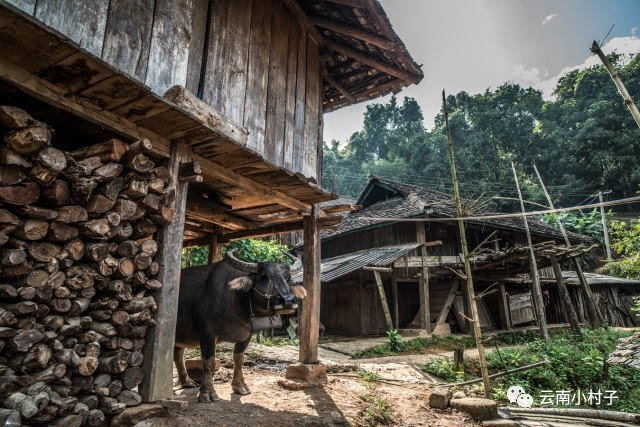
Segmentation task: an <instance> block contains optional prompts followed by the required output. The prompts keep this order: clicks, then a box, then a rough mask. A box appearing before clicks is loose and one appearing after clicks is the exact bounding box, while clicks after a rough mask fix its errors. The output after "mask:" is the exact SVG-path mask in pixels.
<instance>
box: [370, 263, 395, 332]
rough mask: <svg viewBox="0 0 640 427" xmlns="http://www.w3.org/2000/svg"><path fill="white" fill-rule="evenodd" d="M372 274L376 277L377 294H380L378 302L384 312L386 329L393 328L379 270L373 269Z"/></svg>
mask: <svg viewBox="0 0 640 427" xmlns="http://www.w3.org/2000/svg"><path fill="white" fill-rule="evenodd" d="M373 275H374V276H375V278H376V286H377V288H378V295H380V303H381V304H382V311H383V312H384V320H385V322H387V330H390V329H393V322H392V321H391V313H390V312H389V304H388V303H387V296H386V294H385V292H384V285H383V284H382V278H381V277H380V272H379V271H377V270H374V271H373Z"/></svg>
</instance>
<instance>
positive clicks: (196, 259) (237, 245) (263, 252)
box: [182, 239, 291, 268]
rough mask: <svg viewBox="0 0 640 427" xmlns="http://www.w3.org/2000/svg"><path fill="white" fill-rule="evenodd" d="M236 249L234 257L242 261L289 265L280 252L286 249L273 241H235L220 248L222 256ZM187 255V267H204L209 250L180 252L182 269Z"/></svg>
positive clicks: (285, 257)
mask: <svg viewBox="0 0 640 427" xmlns="http://www.w3.org/2000/svg"><path fill="white" fill-rule="evenodd" d="M231 248H234V249H236V252H235V255H236V256H237V257H238V258H239V259H241V260H244V261H249V262H260V261H273V262H283V263H286V264H291V259H289V257H287V256H286V255H285V254H284V253H283V252H282V251H286V250H287V247H286V246H284V245H279V244H277V243H276V242H275V241H274V240H260V239H244V240H236V241H235V242H232V243H230V244H229V245H227V246H223V247H222V254H223V255H224V254H225V253H226V252H227V250H229V249H231ZM187 254H188V258H189V263H188V264H189V265H188V266H189V267H193V266H196V265H205V264H207V262H208V261H209V248H208V247H206V246H202V247H198V248H190V249H183V250H182V268H186V267H187Z"/></svg>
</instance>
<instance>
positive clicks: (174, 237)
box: [140, 144, 191, 402]
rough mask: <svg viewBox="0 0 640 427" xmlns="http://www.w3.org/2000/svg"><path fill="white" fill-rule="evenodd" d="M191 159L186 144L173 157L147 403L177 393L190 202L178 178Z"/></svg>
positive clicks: (144, 390) (148, 354)
mask: <svg viewBox="0 0 640 427" xmlns="http://www.w3.org/2000/svg"><path fill="white" fill-rule="evenodd" d="M189 160H191V151H190V149H189V147H187V146H186V145H184V144H178V145H176V146H175V147H174V149H173V150H172V153H171V157H170V159H169V167H168V169H169V172H170V176H171V183H170V184H169V186H168V191H172V190H173V191H175V199H174V200H173V203H172V205H171V206H169V207H170V208H172V209H173V210H174V218H175V221H174V222H173V223H172V224H170V225H166V226H164V227H163V228H162V229H160V230H159V232H158V238H157V240H158V263H159V264H160V265H161V269H160V271H159V274H158V280H159V281H160V282H161V283H163V286H162V288H161V289H160V290H158V291H157V292H156V295H155V300H156V304H157V305H158V310H157V312H156V326H154V327H152V328H150V329H149V331H148V332H147V344H146V346H145V348H144V355H145V361H146V362H145V365H144V379H143V382H142V384H141V387H140V395H141V396H142V398H143V400H144V401H145V402H154V401H156V400H161V399H170V398H171V397H172V396H173V379H172V378H173V351H172V350H173V346H174V342H175V330H176V319H177V314H178V305H177V304H176V301H178V292H179V288H180V270H181V255H182V254H181V251H179V250H177V248H181V247H182V235H183V228H184V214H185V208H186V205H187V187H188V185H189V184H188V183H185V182H180V181H178V179H177V176H178V169H179V167H180V163H181V162H185V161H189Z"/></svg>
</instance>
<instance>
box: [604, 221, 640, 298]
mask: <svg viewBox="0 0 640 427" xmlns="http://www.w3.org/2000/svg"><path fill="white" fill-rule="evenodd" d="M609 226H610V227H611V238H612V239H611V240H612V241H611V248H612V249H613V250H614V251H615V253H616V254H617V255H618V257H619V258H618V259H617V260H616V261H610V262H608V263H607V264H606V265H605V267H604V270H605V272H607V273H608V274H612V275H614V276H618V277H624V278H627V279H640V220H633V221H630V222H627V221H611V222H610V223H609ZM638 306H639V307H640V301H639V303H638Z"/></svg>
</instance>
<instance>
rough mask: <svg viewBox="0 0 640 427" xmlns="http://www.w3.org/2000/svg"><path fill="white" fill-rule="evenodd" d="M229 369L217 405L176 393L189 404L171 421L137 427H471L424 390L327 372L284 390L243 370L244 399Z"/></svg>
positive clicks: (193, 392) (274, 374) (275, 374)
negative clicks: (324, 377)
mask: <svg viewBox="0 0 640 427" xmlns="http://www.w3.org/2000/svg"><path fill="white" fill-rule="evenodd" d="M230 373H231V371H230V370H228V369H226V368H224V367H223V368H221V372H220V374H219V375H218V378H219V379H218V380H217V381H216V391H217V393H218V395H219V396H220V401H218V402H214V403H199V402H198V400H197V389H188V390H176V395H177V396H176V397H177V398H179V399H185V400H187V401H188V402H189V406H188V409H187V410H186V411H185V412H181V413H178V415H177V416H176V417H174V418H155V419H150V420H147V421H145V422H143V423H140V424H139V426H140V427H143V426H145V427H168V426H193V427H198V426H211V425H216V426H339V425H354V426H369V425H380V424H386V425H399V426H447V427H455V426H472V425H473V423H472V422H471V421H470V419H469V418H467V417H466V416H465V415H464V414H461V413H457V412H452V411H451V410H448V411H439V410H434V409H431V408H429V407H428V405H427V402H428V399H429V386H425V385H424V384H410V383H400V382H397V383H379V382H377V383H371V382H367V381H364V380H363V379H362V378H360V377H358V376H357V375H354V374H341V373H337V374H330V375H329V382H328V384H327V385H326V386H325V387H314V388H306V389H303V390H288V389H285V388H283V387H282V386H281V385H279V384H278V381H279V380H283V379H284V372H283V371H282V370H275V371H269V370H265V369H264V368H258V367H253V368H249V369H247V368H245V378H246V382H247V384H248V385H249V387H250V388H251V390H252V393H251V394H250V395H248V396H238V395H236V394H232V392H231V384H230Z"/></svg>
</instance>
